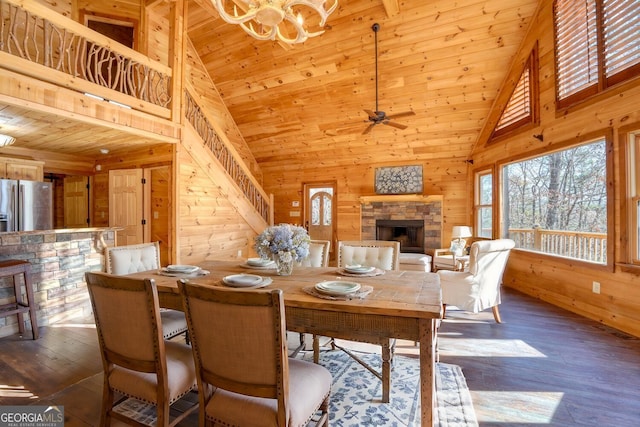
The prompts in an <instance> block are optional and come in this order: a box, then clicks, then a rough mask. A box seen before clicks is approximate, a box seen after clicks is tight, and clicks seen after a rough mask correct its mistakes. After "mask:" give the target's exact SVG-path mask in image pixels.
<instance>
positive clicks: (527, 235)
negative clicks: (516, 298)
mask: <svg viewBox="0 0 640 427" xmlns="http://www.w3.org/2000/svg"><path fill="white" fill-rule="evenodd" d="M508 235H509V238H510V239H513V240H514V241H515V242H516V247H517V248H520V249H529V250H534V251H538V252H543V253H546V254H552V255H559V256H564V257H569V258H576V259H580V260H584V261H590V262H597V263H601V264H606V262H607V233H585V232H579V231H562V230H543V229H541V228H538V227H534V228H529V229H525V228H510V229H509V231H508Z"/></svg>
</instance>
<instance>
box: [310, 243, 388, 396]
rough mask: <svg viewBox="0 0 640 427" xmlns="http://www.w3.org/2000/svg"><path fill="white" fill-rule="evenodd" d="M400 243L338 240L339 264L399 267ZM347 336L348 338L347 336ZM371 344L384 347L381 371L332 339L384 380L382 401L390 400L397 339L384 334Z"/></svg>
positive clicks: (315, 344) (315, 339)
mask: <svg viewBox="0 0 640 427" xmlns="http://www.w3.org/2000/svg"><path fill="white" fill-rule="evenodd" d="M399 259H400V242H397V241H386V240H360V241H355V240H351V241H339V242H338V267H339V268H344V267H345V266H347V265H354V264H359V265H363V266H367V267H377V268H379V269H381V270H398V269H399V266H400V261H399ZM347 339H349V338H348V337H347ZM367 342H368V343H369V344H376V345H380V346H381V357H382V373H379V372H377V371H376V370H375V369H374V368H372V367H371V366H369V365H368V364H367V363H365V362H364V361H363V360H362V359H360V358H359V357H358V356H357V355H356V354H355V353H353V352H352V351H350V350H349V349H347V348H345V347H343V346H340V345H337V344H336V342H335V339H333V338H331V340H330V344H331V346H332V347H335V348H338V349H340V350H342V351H344V352H345V353H347V354H348V355H349V356H351V357H352V358H353V359H355V360H356V361H357V362H358V363H360V364H362V365H363V366H365V367H366V368H367V369H368V370H369V371H371V373H372V374H374V375H375V376H377V377H378V378H379V379H380V380H381V381H382V401H383V402H389V395H390V392H391V362H392V358H393V351H394V347H395V339H393V338H388V337H387V338H385V337H381V338H380V339H377V340H370V341H367ZM319 347H320V344H319V341H318V337H316V336H314V337H313V351H314V357H313V358H314V361H315V362H317V361H318V360H319Z"/></svg>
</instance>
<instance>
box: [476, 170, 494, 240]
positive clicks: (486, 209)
mask: <svg viewBox="0 0 640 427" xmlns="http://www.w3.org/2000/svg"><path fill="white" fill-rule="evenodd" d="M475 194H476V197H475V199H476V200H475V214H476V227H475V235H476V236H478V237H486V238H489V239H490V238H492V237H493V205H492V204H493V173H492V172H491V171H483V172H478V173H477V174H476V192H475Z"/></svg>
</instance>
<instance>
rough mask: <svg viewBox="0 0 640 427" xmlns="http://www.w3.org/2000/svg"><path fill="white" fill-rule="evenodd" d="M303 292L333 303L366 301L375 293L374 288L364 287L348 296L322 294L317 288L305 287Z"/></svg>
mask: <svg viewBox="0 0 640 427" xmlns="http://www.w3.org/2000/svg"><path fill="white" fill-rule="evenodd" d="M302 290H303V291H305V292H306V293H308V294H309V295H313V296H314V297H318V298H322V299H329V300H332V301H348V300H352V299H364V298H366V297H367V295H369V294H370V293H371V292H372V291H373V286H368V285H365V286H362V287H360V289H359V290H358V291H357V292H354V293H352V294H348V295H327V294H323V293H322V292H318V291H317V290H316V288H315V286H305V287H304V288H302Z"/></svg>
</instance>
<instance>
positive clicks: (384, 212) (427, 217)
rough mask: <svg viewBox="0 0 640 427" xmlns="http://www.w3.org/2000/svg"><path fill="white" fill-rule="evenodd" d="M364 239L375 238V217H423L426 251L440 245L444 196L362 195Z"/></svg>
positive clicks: (408, 218)
mask: <svg viewBox="0 0 640 427" xmlns="http://www.w3.org/2000/svg"><path fill="white" fill-rule="evenodd" d="M360 212H361V213H360V218H361V225H362V233H361V235H362V239H363V240H371V239H375V238H376V220H378V219H392V220H416V219H418V220H419V219H422V220H424V247H425V252H426V253H429V252H432V251H433V249H438V248H441V247H442V246H441V240H442V199H441V198H439V197H434V196H431V197H429V196H414V197H407V196H378V197H375V196H372V197H362V198H361V205H360Z"/></svg>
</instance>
